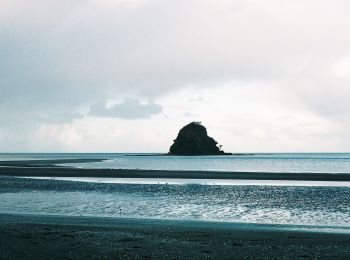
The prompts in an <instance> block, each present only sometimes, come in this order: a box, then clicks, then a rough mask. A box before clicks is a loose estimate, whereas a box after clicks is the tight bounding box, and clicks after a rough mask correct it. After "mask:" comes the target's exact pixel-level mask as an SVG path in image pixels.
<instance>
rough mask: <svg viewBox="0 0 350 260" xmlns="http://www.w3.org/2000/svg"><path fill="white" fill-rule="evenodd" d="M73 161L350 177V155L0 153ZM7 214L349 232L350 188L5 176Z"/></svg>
mask: <svg viewBox="0 0 350 260" xmlns="http://www.w3.org/2000/svg"><path fill="white" fill-rule="evenodd" d="M68 158H71V159H78V158H83V159H105V161H102V162H92V163H79V164H70V165H65V166H73V167H79V168H108V169H155V170H181V171H191V170H196V171H230V172H275V173H281V174H283V173H291V172H292V173H332V174H335V175H336V174H339V173H346V174H350V153H259V154H254V153H247V154H237V155H232V156H191V157H187V156H164V155H162V154H126V153H118V154H111V153H88V154H87V153H60V154H57V153H56V154H49V153H45V154H43V153H41V154H0V160H2V161H4V160H36V159H40V160H42V159H48V160H49V159H68ZM48 171H49V169H48ZM0 213H15V214H40V215H70V216H97V217H116V218H119V217H122V218H147V219H171V220H199V221H219V222H234V223H256V224H282V225H300V226H309V227H327V228H331V229H332V228H334V229H339V228H341V229H345V230H348V231H349V232H350V183H349V182H332V181H330V182H326V183H324V182H317V181H258V180H244V181H243V180H235V181H232V180H231V181H229V180H227V181H226V180H221V181H219V180H217V181H215V180H211V181H206V180H191V179H188V180H169V179H153V180H147V179H130V180H128V179H126V180H121V179H117V178H110V179H108V180H106V179H102V178H101V179H100V178H53V177H49V178H17V177H11V176H1V177H0Z"/></svg>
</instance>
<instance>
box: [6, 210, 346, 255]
mask: <svg viewBox="0 0 350 260" xmlns="http://www.w3.org/2000/svg"><path fill="white" fill-rule="evenodd" d="M0 233H1V236H0V258H10V259H23V258H27V259H62V258H71V259H86V258H89V259H91V258H95V259H96V258H97V259H101V258H107V259H121V258H123V259H277V258H278V259H333V258H338V259H349V257H350V243H349V242H350V234H349V233H348V234H340V233H327V232H321V233H318V232H305V231H298V230H293V229H288V227H287V226H279V225H256V224H237V223H217V222H199V221H172V220H150V219H122V218H120V219H118V218H99V217H68V216H40V215H14V214H0Z"/></svg>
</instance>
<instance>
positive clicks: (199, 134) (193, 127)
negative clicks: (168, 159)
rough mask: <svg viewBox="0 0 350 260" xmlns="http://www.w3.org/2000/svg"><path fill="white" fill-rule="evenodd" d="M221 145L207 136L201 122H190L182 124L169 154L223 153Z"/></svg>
mask: <svg viewBox="0 0 350 260" xmlns="http://www.w3.org/2000/svg"><path fill="white" fill-rule="evenodd" d="M221 147H222V145H218V142H216V141H215V140H214V138H212V137H210V136H208V133H207V129H206V128H205V126H203V125H202V123H201V122H192V123H189V124H188V125H186V126H184V127H183V128H182V129H181V130H180V131H179V133H178V135H177V137H176V139H175V140H174V143H173V144H172V146H171V147H170V151H169V154H170V155H225V154H228V153H225V152H224V151H222V150H221Z"/></svg>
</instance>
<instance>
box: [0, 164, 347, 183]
mask: <svg viewBox="0 0 350 260" xmlns="http://www.w3.org/2000/svg"><path fill="white" fill-rule="evenodd" d="M101 161H103V159H62V160H60V159H56V160H28V161H25V160H24V161H0V175H3V176H4V175H6V176H19V177H94V178H173V179H221V180H238V179H240V180H294V181H338V182H339V181H350V174H347V173H337V174H334V173H269V172H221V171H167V170H139V169H81V168H74V167H65V166H58V165H59V164H67V163H72V164H73V163H88V162H101Z"/></svg>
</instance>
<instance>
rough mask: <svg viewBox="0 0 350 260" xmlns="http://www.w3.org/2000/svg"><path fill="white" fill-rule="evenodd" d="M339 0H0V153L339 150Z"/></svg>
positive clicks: (346, 136) (342, 145)
mask: <svg viewBox="0 0 350 260" xmlns="http://www.w3.org/2000/svg"><path fill="white" fill-rule="evenodd" d="M349 13H350V2H349V1H346V0H294V1H287V0H265V1H261V0H244V1H243V0H241V1H237V0H215V1H214V0H174V1H173V0H60V1H54V0H31V1H29V2H28V1H24V0H0V152H167V151H168V149H169V147H170V145H171V144H172V142H173V140H174V139H175V138H176V135H177V133H178V131H179V129H180V128H181V127H182V126H184V125H186V124H187V123H189V122H192V121H201V122H202V123H203V124H204V125H205V126H206V127H207V130H208V133H209V135H210V136H212V137H214V138H215V139H216V140H217V141H218V142H219V143H220V144H222V145H223V149H224V150H225V151H227V152H349V151H350V148H349V147H350V16H349Z"/></svg>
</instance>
